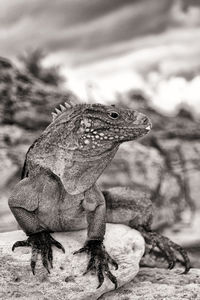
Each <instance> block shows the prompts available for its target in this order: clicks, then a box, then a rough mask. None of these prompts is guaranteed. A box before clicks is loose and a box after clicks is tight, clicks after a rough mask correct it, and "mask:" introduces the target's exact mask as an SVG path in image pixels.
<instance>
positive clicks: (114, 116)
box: [108, 111, 119, 119]
mask: <svg viewBox="0 0 200 300" xmlns="http://www.w3.org/2000/svg"><path fill="white" fill-rule="evenodd" d="M108 114H109V116H110V117H111V118H112V119H117V118H118V117H119V114H118V113H117V112H116V111H110V112H109V113H108Z"/></svg>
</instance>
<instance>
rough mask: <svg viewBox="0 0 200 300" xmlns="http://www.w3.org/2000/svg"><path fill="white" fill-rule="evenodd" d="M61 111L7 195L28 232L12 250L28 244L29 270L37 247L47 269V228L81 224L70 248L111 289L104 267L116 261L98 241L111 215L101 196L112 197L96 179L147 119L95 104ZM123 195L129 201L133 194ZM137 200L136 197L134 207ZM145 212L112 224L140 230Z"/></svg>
mask: <svg viewBox="0 0 200 300" xmlns="http://www.w3.org/2000/svg"><path fill="white" fill-rule="evenodd" d="M66 106H67V104H66ZM61 111H62V113H61V112H59V111H58V110H57V115H55V114H54V120H53V122H52V123H51V124H50V125H49V126H48V127H47V128H46V130H45V131H44V132H43V133H42V135H41V136H40V137H39V138H38V139H37V140H36V141H35V142H34V143H33V145H32V146H31V147H30V148H29V150H28V152H27V155H26V160H25V165H24V169H23V176H22V181H21V182H19V183H18V184H17V185H16V187H15V189H14V191H13V194H12V195H11V197H10V198H9V206H10V208H11V210H12V212H13V214H14V216H15V218H16V219H17V221H18V223H19V225H20V226H21V228H22V229H23V230H24V231H25V233H26V234H27V235H28V236H29V237H28V239H27V241H19V242H16V243H15V244H14V245H13V250H14V248H15V247H19V246H31V247H32V259H31V268H32V271H33V273H35V265H36V261H37V255H38V253H39V252H41V254H42V261H43V265H44V267H45V268H46V269H47V271H48V272H49V265H50V267H51V266H52V261H53V256H52V248H51V247H52V245H56V246H57V247H58V248H60V249H62V246H61V245H60V244H59V243H58V242H57V241H55V240H54V239H53V238H52V237H51V235H50V233H51V232H55V231H70V230H79V229H83V228H87V231H88V234H87V236H88V237H87V240H86V242H85V245H84V246H83V248H81V249H80V250H78V251H76V253H80V252H83V251H85V252H86V253H88V255H89V256H90V259H89V263H88V266H87V270H86V272H88V271H90V270H92V269H94V270H96V272H97V276H98V280H99V286H98V287H100V286H101V285H102V283H103V280H104V274H105V275H106V276H107V277H108V278H109V279H110V280H111V281H112V282H113V284H114V285H115V288H116V287H117V279H116V278H115V276H114V275H113V274H112V273H111V272H110V270H109V264H112V265H114V266H115V267H116V268H117V263H116V262H115V261H114V260H113V259H112V258H111V257H110V256H109V254H108V253H107V252H106V250H105V248H104V245H103V239H104V234H105V223H106V221H105V220H106V218H107V222H109V221H111V222H112V219H113V218H109V216H111V214H109V213H107V216H106V201H107V200H108V201H107V202H109V201H110V205H111V206H112V204H114V203H115V200H116V197H115V194H112V193H111V194H110V196H109V197H108V194H107V195H106V194H104V195H103V194H102V192H101V191H100V189H99V187H98V186H97V184H96V181H97V179H98V178H99V176H100V175H101V173H102V172H103V170H104V169H105V167H107V165H108V164H109V163H110V162H111V160H112V158H113V157H114V155H115V153H116V151H117V149H118V147H119V145H120V144H121V143H123V142H125V141H130V140H135V139H137V138H139V137H142V136H144V135H145V134H147V133H148V132H149V131H150V128H151V123H150V120H149V119H148V118H147V117H146V116H145V115H143V114H141V113H139V112H136V111H133V110H127V109H120V108H116V107H113V106H104V105H100V104H92V105H89V104H87V105H86V104H83V105H75V106H70V107H69V108H67V109H66V108H65V107H64V106H61ZM119 195H120V194H119ZM121 196H122V198H123V197H124V194H123V193H121ZM126 196H127V195H125V197H126ZM105 198H106V199H105ZM129 200H131V201H133V202H134V201H135V199H134V197H133V198H131V199H129ZM140 205H141V204H140V202H138V203H137V206H135V207H140ZM148 205H149V204H148ZM108 212H109V209H108ZM148 214H149V212H147V213H146V216H144V218H141V217H140V222H139V223H138V222H136V224H135V223H134V222H132V223H131V221H132V217H133V216H132V215H131V214H129V215H130V218H129V220H126V222H125V221H124V220H122V222H121V220H120V218H119V219H118V220H119V222H118V223H120V222H121V223H124V224H127V222H128V224H130V225H134V226H135V227H137V228H138V229H140V226H142V225H145V224H146V221H145V220H146V219H148V220H149V216H148ZM150 215H151V213H150ZM112 217H113V216H112ZM151 217H152V216H150V219H151ZM136 219H137V218H136ZM143 220H144V222H143ZM134 226H132V227H134ZM140 231H141V232H142V230H140ZM143 235H144V233H143ZM146 240H147V238H146ZM158 240H159V239H158ZM169 247H170V246H168V248H169ZM62 250H63V249H62ZM167 253H169V251H168V252H167Z"/></svg>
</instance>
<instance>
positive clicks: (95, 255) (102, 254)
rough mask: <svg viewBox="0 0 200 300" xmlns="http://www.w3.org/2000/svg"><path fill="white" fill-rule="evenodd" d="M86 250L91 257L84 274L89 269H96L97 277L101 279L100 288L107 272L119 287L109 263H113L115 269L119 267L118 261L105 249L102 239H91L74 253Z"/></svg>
mask: <svg viewBox="0 0 200 300" xmlns="http://www.w3.org/2000/svg"><path fill="white" fill-rule="evenodd" d="M82 252H86V253H88V254H90V259H89V262H88V265H87V269H86V271H85V272H84V274H83V275H85V274H87V273H88V272H89V271H92V270H95V271H96V272H97V277H98V281H99V285H98V286H97V289H99V288H100V287H101V286H102V284H103V282H104V275H103V273H105V274H106V275H107V277H108V278H109V279H110V281H111V282H112V283H113V284H114V285H115V289H116V288H117V279H116V277H115V276H114V275H113V274H112V273H111V272H110V270H109V266H108V263H110V264H112V265H113V266H114V267H115V269H117V268H118V264H117V262H116V261H115V260H114V259H112V258H111V257H110V255H109V254H108V253H107V252H106V251H105V248H104V246H103V244H102V242H101V241H99V240H90V241H88V242H87V243H86V244H85V246H84V247H82V248H81V249H79V250H77V251H75V252H74V253H73V254H78V253H82Z"/></svg>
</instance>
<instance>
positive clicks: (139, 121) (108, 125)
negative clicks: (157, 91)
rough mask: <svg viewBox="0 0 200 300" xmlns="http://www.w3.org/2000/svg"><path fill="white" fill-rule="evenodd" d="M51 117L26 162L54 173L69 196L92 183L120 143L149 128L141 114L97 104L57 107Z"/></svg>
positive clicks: (143, 133)
mask: <svg viewBox="0 0 200 300" xmlns="http://www.w3.org/2000/svg"><path fill="white" fill-rule="evenodd" d="M53 118H54V120H53V122H52V123H51V124H50V125H49V126H48V127H47V128H46V130H45V131H44V132H43V134H42V136H41V137H40V138H39V139H38V140H37V142H36V143H34V146H33V147H32V148H31V150H30V151H29V155H28V156H27V162H28V164H29V165H31V166H32V169H34V166H35V168H36V166H40V168H41V167H42V168H43V169H48V170H49V171H51V172H52V173H54V174H55V175H56V176H57V177H59V179H60V181H61V182H62V184H63V186H64V188H65V190H66V191H67V192H68V193H70V194H73V195H75V194H79V193H83V192H84V191H86V190H88V189H89V188H90V187H91V186H93V185H94V184H95V182H96V181H97V179H98V178H99V176H100V175H101V173H102V172H103V170H104V169H105V168H106V167H107V166H108V165H109V163H110V162H111V161H112V159H113V157H114V155H115V153H116V151H117V149H118V147H119V145H120V144H121V143H123V142H126V141H131V140H135V139H137V138H139V137H142V136H144V135H145V134H147V133H148V132H149V131H150V129H151V122H150V120H149V119H148V118H147V117H146V116H145V115H144V114H141V113H139V112H137V111H134V110H129V109H123V108H117V107H113V106H105V105H100V104H77V105H75V106H71V107H69V108H65V107H64V106H63V105H61V110H58V109H56V113H54V114H53Z"/></svg>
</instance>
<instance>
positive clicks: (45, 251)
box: [12, 232, 65, 275]
mask: <svg viewBox="0 0 200 300" xmlns="http://www.w3.org/2000/svg"><path fill="white" fill-rule="evenodd" d="M52 245H54V246H56V247H57V248H59V249H61V250H62V251H63V252H65V249H64V247H63V246H62V245H61V244H60V243H59V242H57V241H56V240H55V239H54V238H53V237H51V236H50V234H49V233H48V232H39V233H35V234H32V235H30V236H29V238H28V239H27V240H25V241H18V242H16V243H15V244H14V245H13V246H12V251H14V249H15V248H16V247H25V246H30V247H32V255H31V264H30V265H31V270H32V273H33V275H35V267H36V263H37V258H38V253H41V258H42V264H43V266H44V268H45V269H46V270H47V272H48V273H49V274H50V270H49V265H50V267H51V268H53V252H52V248H51V246H52Z"/></svg>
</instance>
